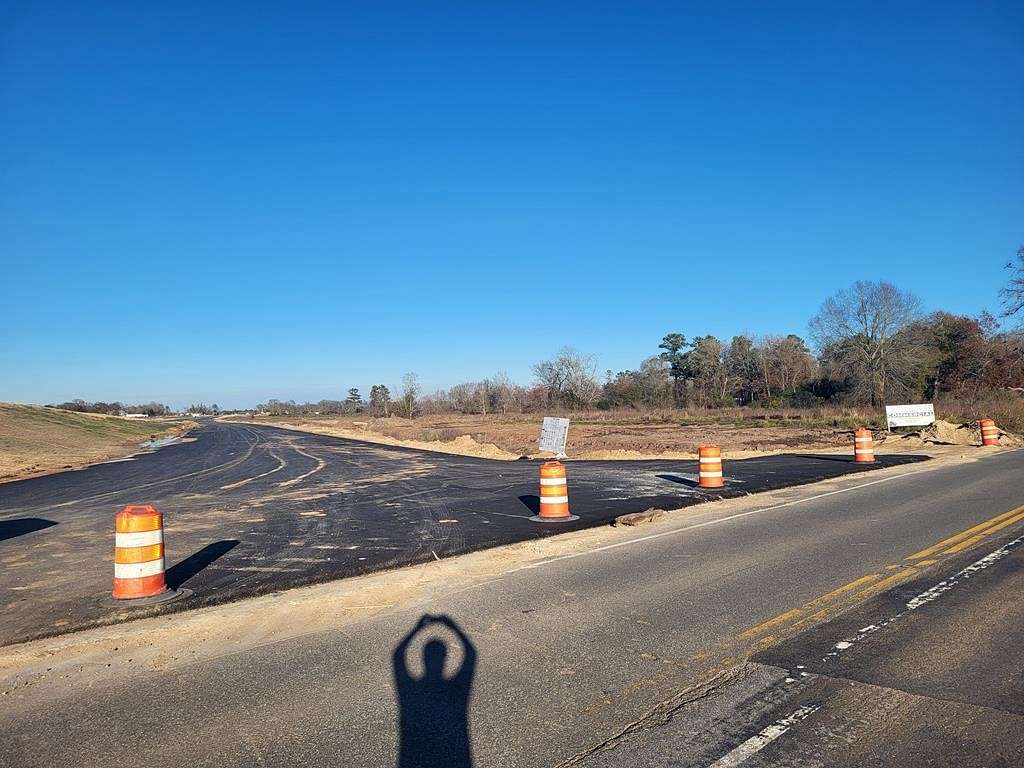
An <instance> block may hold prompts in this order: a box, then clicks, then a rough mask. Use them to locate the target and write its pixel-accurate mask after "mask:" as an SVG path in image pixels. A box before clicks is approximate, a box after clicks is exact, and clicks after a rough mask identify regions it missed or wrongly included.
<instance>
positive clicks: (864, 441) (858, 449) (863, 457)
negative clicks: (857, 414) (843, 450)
mask: <svg viewBox="0 0 1024 768" xmlns="http://www.w3.org/2000/svg"><path fill="white" fill-rule="evenodd" d="M853 460H854V461H860V462H872V461H874V460H875V448H874V443H872V441H871V430H870V429H868V428H867V427H858V428H857V431H856V432H854V433H853Z"/></svg>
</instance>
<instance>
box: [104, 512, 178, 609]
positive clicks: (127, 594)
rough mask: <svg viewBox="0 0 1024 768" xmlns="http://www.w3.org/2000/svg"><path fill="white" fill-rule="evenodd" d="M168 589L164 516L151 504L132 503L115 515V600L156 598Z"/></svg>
mask: <svg viewBox="0 0 1024 768" xmlns="http://www.w3.org/2000/svg"><path fill="white" fill-rule="evenodd" d="M167 591H168V590H167V579H166V575H165V570H164V517H163V515H161V514H160V513H159V512H158V511H157V510H156V509H154V508H153V507H150V506H148V505H147V506H138V505H129V506H127V507H125V508H124V509H122V510H121V511H120V512H118V513H117V515H116V516H115V517H114V592H113V596H114V599H115V600H136V599H139V598H146V597H156V596H157V595H162V594H164V593H165V592H167Z"/></svg>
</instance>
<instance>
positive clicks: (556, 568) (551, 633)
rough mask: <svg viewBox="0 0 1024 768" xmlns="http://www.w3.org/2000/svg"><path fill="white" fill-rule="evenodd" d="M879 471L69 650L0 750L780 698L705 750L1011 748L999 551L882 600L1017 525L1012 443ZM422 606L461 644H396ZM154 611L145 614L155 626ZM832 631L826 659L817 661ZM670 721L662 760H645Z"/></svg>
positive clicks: (553, 738)
mask: <svg viewBox="0 0 1024 768" xmlns="http://www.w3.org/2000/svg"><path fill="white" fill-rule="evenodd" d="M894 472H895V473H896V474H892V473H890V476H888V477H887V478H886V479H885V480H884V481H883V482H878V481H873V480H871V479H870V478H866V477H854V478H846V479H843V480H841V481H837V484H836V483H834V484H833V485H832V487H831V488H830V490H828V492H827V495H826V494H824V493H823V492H821V490H820V489H819V488H807V489H803V490H797V491H793V492H787V494H786V496H787V499H788V501H786V502H785V503H784V504H771V505H768V506H764V507H759V506H758V501H757V498H756V497H754V498H752V499H745V500H740V501H737V502H733V503H731V505H727V506H725V507H723V506H722V505H705V506H703V507H700V508H697V509H694V510H690V511H688V512H687V513H685V514H679V515H677V516H670V518H669V519H668V520H667V521H663V522H662V523H658V524H655V525H653V526H651V527H649V528H646V529H639V530H637V531H635V532H630V534H629V536H628V537H627V538H622V539H620V540H618V542H617V543H616V544H615V545H614V546H602V547H595V548H594V549H592V550H590V551H577V552H574V553H572V554H571V555H567V556H561V557H554V558H550V559H549V560H546V561H542V562H539V563H534V564H532V565H531V566H530V567H528V568H513V569H510V570H508V571H507V572H504V573H503V574H502V575H500V576H499V577H496V578H490V579H488V580H487V581H484V582H481V583H480V584H478V585H476V586H475V587H474V588H472V589H459V590H457V591H450V592H447V593H446V592H445V591H444V590H443V589H442V590H439V591H438V592H437V593H436V594H435V596H434V597H433V599H432V601H431V603H430V604H429V605H428V606H423V605H400V606H398V607H396V608H394V609H393V610H388V611H385V612H383V613H381V614H378V615H374V616H372V617H368V618H366V619H365V620H358V621H355V622H353V623H348V624H344V625H341V626H339V627H338V628H337V629H333V630H329V631H317V632H313V633H310V634H306V635H303V636H300V637H296V638H292V639H289V640H287V641H283V642H278V643H274V644H271V645H263V646H260V647H245V648H241V649H240V650H238V651H237V652H234V653H227V654H219V655H217V656H215V657H210V658H203V659H202V660H200V661H197V662H194V663H179V664H171V663H170V662H169V661H165V662H162V663H161V664H159V665H155V666H153V667H148V668H146V669H145V670H139V671H137V672H136V673H134V674H133V673H132V667H131V665H130V664H128V665H127V666H126V667H125V668H124V669H125V671H124V672H120V671H116V670H115V671H111V672H109V673H105V672H104V665H103V660H102V659H101V658H91V659H90V661H89V666H90V667H91V668H94V669H95V672H96V675H98V676H93V677H89V678H88V679H87V680H86V679H84V678H80V677H78V676H77V675H76V674H71V673H69V674H68V675H66V676H65V675H64V674H63V673H62V674H61V675H60V677H59V679H57V678H56V677H55V675H56V672H54V677H53V678H52V679H51V677H48V676H47V675H45V674H43V675H41V676H39V677H38V679H35V680H34V681H33V682H32V684H31V685H28V684H19V685H16V686H14V685H13V684H8V685H7V686H6V687H4V689H3V698H2V701H3V702H4V706H3V707H2V708H0V765H4V766H14V765H17V766H37V765H38V766H47V767H48V768H56V767H59V766H79V765H93V766H108V765H110V766H113V765H118V766H120V765H123V764H124V762H125V761H126V760H136V759H138V758H139V755H140V754H143V753H144V756H145V760H146V762H147V764H148V765H152V766H164V765H166V766H176V767H178V766H181V765H197V766H198V765H217V766H233V765H239V766H241V765H245V766H250V765H288V766H303V765H317V766H323V765H339V766H342V765H343V766H352V767H353V768H355V767H358V766H393V765H396V764H397V765H399V766H401V768H412V766H445V767H446V768H467V767H468V766H470V765H472V766H553V765H563V764H564V765H576V764H583V765H588V764H590V765H594V766H597V765H621V766H627V765H629V766H633V765H640V766H642V765H645V764H650V765H659V764H672V765H710V764H712V762H713V761H718V760H723V759H726V758H729V756H730V755H734V756H735V755H736V754H737V753H736V750H737V749H740V750H741V753H742V749H743V745H744V744H747V743H748V742H749V741H750V739H752V738H755V737H756V736H757V734H758V733H759V732H760V731H762V730H764V729H766V728H770V727H771V725H772V724H773V723H775V722H776V721H777V720H779V719H784V718H785V717H792V716H794V712H798V711H799V714H798V716H799V717H804V718H805V719H803V720H799V722H798V723H796V724H795V725H789V726H786V727H785V728H784V733H783V735H782V736H780V737H779V738H777V739H775V740H774V741H772V742H771V743H770V744H768V745H767V746H764V749H763V750H761V752H750V753H749V754H747V755H746V757H745V760H744V761H741V762H740V763H737V762H735V761H733V762H725V763H719V766H722V765H736V764H748V765H768V764H774V763H772V761H771V760H770V759H769V758H770V757H772V756H773V755H774V756H777V755H778V754H780V753H777V752H771V751H770V750H773V749H779V750H783V749H786V750H789V749H792V750H793V751H792V752H789V751H787V752H785V755H784V757H785V760H786V761H785V762H782V763H781V764H784V765H801V766H803V765H831V764H842V765H868V764H880V765H886V764H900V765H913V764H927V763H923V762H922V761H916V760H914V759H913V757H914V755H913V753H912V752H911V753H908V752H907V751H906V749H909V747H908V748H906V749H904V748H903V747H902V746H901V745H900V744H899V743H897V744H892V743H888V742H886V739H888V740H890V741H891V740H892V739H906V742H907V744H915V743H916V744H918V745H919V748H920V749H924V748H925V747H928V749H930V751H929V752H927V754H928V755H929V756H931V757H936V758H937V759H936V761H935V762H934V763H932V764H936V765H973V764H988V765H1000V764H1005V765H1014V764H1019V755H1020V752H1019V751H1017V752H1013V751H1012V750H1013V749H1014V748H1015V747H1014V745H1015V744H1017V743H1018V742H1019V736H1020V733H1021V730H1020V727H1019V726H1020V718H1019V714H1020V713H1019V702H1020V700H1021V696H1020V693H1021V687H1020V677H1019V673H1020V669H1021V666H1020V659H1021V657H1020V650H1019V649H1020V647H1021V640H1022V632H1021V624H1020V618H1021V617H1020V610H1019V599H1017V597H1018V596H1019V589H1020V586H1021V585H1020V553H1021V549H1020V548H1017V549H1013V550H1007V551H1008V552H1010V551H1012V556H1008V555H1007V556H1003V557H1001V558H997V559H996V560H994V561H993V562H992V563H991V567H989V568H986V569H984V571H980V572H977V573H976V575H975V576H972V577H971V578H970V579H968V580H963V579H962V578H961V579H960V581H961V582H963V583H962V584H960V585H959V586H957V587H956V589H953V590H946V591H944V592H943V593H942V596H941V598H940V599H934V600H928V601H925V603H923V604H922V607H920V609H918V610H915V611H914V612H913V613H914V615H913V616H907V615H904V616H902V617H901V618H898V620H896V621H894V622H889V621H888V620H889V619H890V618H891V617H892V615H893V614H894V613H896V614H899V613H900V611H903V612H904V613H905V612H906V610H905V605H906V603H907V602H908V601H910V600H912V599H913V598H914V597H915V596H919V595H921V594H924V593H927V592H928V590H929V589H931V588H932V587H933V586H934V585H935V584H936V583H940V582H942V581H943V580H944V579H945V578H946V577H947V576H951V575H955V574H956V573H958V572H960V571H961V570H962V569H963V567H964V564H965V563H966V564H969V563H971V562H975V561H977V560H979V558H981V557H983V556H984V555H986V554H987V553H989V552H992V551H996V550H998V549H1000V548H1004V547H1005V546H1006V545H1007V544H1008V543H1009V542H1013V541H1015V540H1017V538H1018V537H1020V536H1021V534H1022V533H1024V518H1022V517H1021V515H1020V513H1019V512H1015V513H1013V514H1010V515H1007V513H1008V512H1011V510H1015V509H1017V508H1018V507H1020V506H1021V505H1022V504H1024V452H1020V451H1018V452H1007V453H1001V454H999V455H996V456H991V457H988V458H984V459H982V460H980V461H978V462H972V463H965V464H957V465H953V466H946V467H939V468H936V469H933V470H932V469H928V468H927V467H908V468H906V470H905V471H901V470H895V471H894ZM971 528H975V531H974V532H971V533H968V534H964V535H962V536H961V535H959V534H961V532H963V531H965V530H967V529H971ZM936 545H938V546H936ZM1015 546H1018V545H1015ZM986 580H987V581H986ZM947 583H948V581H947ZM958 583H959V582H958ZM986 584H987V585H988V586H987V587H986V586H985V585H986ZM851 585H852V587H851ZM968 588H970V589H971V590H973V591H970V592H968V591H966V590H967V589H968ZM961 589H962V590H964V591H962V592H959V591H958V590H961ZM869 593H873V595H872V596H870V597H867V595H868V594H869ZM1008 596H1009V599H1008ZM280 599H286V597H285V596H282V598H280ZM1014 602H1016V603H1018V605H1013V603H1014ZM849 606H852V609H850V610H852V612H847V613H843V612H842V610H843V609H844V608H848V607H849ZM833 608H834V609H835V610H836V611H838V613H837V614H836V616H837V617H838V618H835V619H834V621H835V622H838V623H832V621H830V618H832V617H830V615H829V611H830V610H831V609H833ZM225 610H226V609H225ZM862 610H867V613H863V614H859V613H857V611H862ZM425 611H427V612H429V613H430V614H432V615H437V614H441V615H447V616H450V617H451V618H452V620H453V623H454V624H455V625H456V626H457V627H458V631H459V632H460V633H461V636H462V637H464V638H465V640H464V641H463V640H460V639H459V635H458V634H456V633H454V632H453V631H452V630H451V629H448V628H443V627H440V626H439V625H438V624H436V623H430V624H429V625H428V627H427V634H429V635H430V636H431V637H433V638H435V640H439V642H435V644H433V645H431V644H427V645H424V644H423V642H422V641H423V639H424V638H423V636H418V637H415V638H413V640H412V643H411V647H410V648H409V649H408V652H407V653H404V652H402V651H403V650H405V649H403V645H402V642H403V638H406V637H408V633H409V632H410V630H413V629H415V627H416V626H417V625H418V622H419V621H420V619H421V618H422V616H423V615H424V612H425ZM176 619H177V617H164V618H162V619H160V622H161V623H162V625H163V626H165V627H166V631H167V632H169V633H173V630H174V623H173V622H174V621H175V620H176ZM816 621H822V622H825V623H824V624H815V622H816ZM843 622H845V623H843ZM882 622H887V623H885V625H884V627H882V629H883V630H884V631H879V632H877V633H875V634H871V633H869V637H867V638H858V636H857V633H859V632H861V631H863V630H864V629H865V628H866V627H868V625H869V623H871V624H879V623H882ZM801 626H805V627H806V628H807V629H808V632H809V633H810V634H806V633H805V634H801V633H800V631H799V630H800V628H801ZM820 627H825V628H826V629H825V630H821V629H819V628H820ZM972 627H973V629H972ZM815 632H819V633H820V634H814V633H815ZM837 638H838V640H837ZM844 638H849V639H850V646H849V648H848V649H847V650H848V653H846V654H845V655H841V656H840V657H829V656H827V654H828V653H829V652H830V651H829V650H828V649H830V648H832V649H834V648H836V647H837V643H838V642H845V640H844ZM887 643H888V644H887ZM467 644H468V645H471V646H472V652H471V653H467V652H466V647H467ZM460 646H461V647H462V650H459V648H460ZM445 649H447V651H448V652H449V655H450V656H451V658H449V659H448V666H446V667H445V669H446V670H448V675H449V679H447V680H437V679H435V678H433V677H430V676H428V677H427V678H426V679H422V680H421V679H419V675H420V674H421V673H420V669H421V667H420V666H419V665H418V659H419V658H420V656H421V654H422V655H424V656H425V657H426V658H427V661H428V664H427V668H428V669H430V668H433V667H432V666H431V664H436V663H437V660H438V659H439V656H440V652H441V651H443V650H445ZM396 651H398V653H396ZM759 652H760V653H763V654H765V655H764V656H760V657H759V656H756V654H757V653H759ZM40 653H41V655H40V659H41V662H40V663H46V664H53V665H57V664H58V662H59V661H60V660H59V659H58V658H56V657H53V658H52V660H51V659H50V658H49V657H48V656H47V655H46V654H47V653H49V652H48V651H47V652H46V653H42V651H40ZM751 654H755V656H754V658H755V661H754V662H749V663H742V662H743V661H744V660H745V659H747V658H748V656H750V655H751ZM768 654H772V655H771V656H768ZM901 656H905V657H907V658H905V659H901V658H900V657H901ZM467 658H469V659H470V660H471V663H470V666H469V668H468V669H467V667H466V666H465V664H466V662H465V660H466V659H467ZM401 659H408V660H409V661H408V662H405V661H401ZM431 660H433V661H431ZM908 660H909V663H903V662H905V661H908ZM111 661H117V658H116V653H115V654H114V657H113V658H112V659H111ZM407 663H408V664H409V665H411V666H412V674H411V676H409V675H406V664H407ZM801 665H802V667H801ZM61 669H66V667H62V668H61ZM805 671H806V672H807V673H808V674H807V675H806V676H804V675H803V674H801V673H803V672H805ZM456 672H461V674H456ZM82 674H84V672H83V673H82ZM787 677H791V678H793V680H794V682H787V681H786V678H787ZM815 686H817V687H815ZM880 689H881V690H880ZM979 689H980V690H979ZM947 700H948V701H949V702H952V703H946V704H944V703H943V702H945V701H947ZM716 702H717V706H716ZM878 702H888V704H886V707H885V708H883V709H878V710H876V709H873V707H874V705H875V704H876V703H878ZM911 704H915V706H911ZM804 706H809V707H816V709H814V710H813V711H812V712H811V713H810V714H807V713H805V712H803V710H802V707H804ZM890 715H891V716H890ZM814 717H819V718H826V717H827V718H831V719H821V720H817V721H815V720H814V719H813V718H814ZM958 717H966V718H967V719H966V720H963V719H960V720H958ZM816 722H817V723H818V724H819V725H820V727H818V726H815V723H816ZM933 722H934V723H937V725H936V726H935V728H932V723H933ZM800 723H802V724H803V725H800ZM831 724H835V725H836V726H837V727H836V729H835V730H834V732H833V731H830V730H829V729H830V728H831V727H832V725H831ZM797 726H799V727H797ZM839 726H842V727H839ZM953 726H956V727H953ZM844 728H845V730H843V729H844ZM687 729H688V730H687ZM787 729H788V730H787ZM858 729H859V730H858ZM776 730H778V729H776ZM932 733H939V734H941V740H940V739H936V740H934V742H933V743H931V744H930V745H929V744H928V739H929V736H930V734H932ZM666 734H667V735H668V736H672V735H673V734H674V738H666V740H665V741H664V742H663V743H662V744H661V745H660V746H659V745H655V744H653V743H651V742H649V741H645V740H644V737H647V738H653V737H657V736H659V735H666ZM863 734H874V735H875V738H876V741H875V747H874V749H877V750H883V749H884V750H888V751H882V752H879V753H878V754H879V755H880V758H879V759H878V760H876V761H874V762H872V761H873V759H874V753H873V752H872V748H871V742H870V741H869V740H868V739H867V738H865V739H864V740H863V741H861V742H860V748H862V751H861V752H855V751H853V750H851V749H847V750H846V751H845V752H844V751H843V740H844V738H847V739H849V738H856V737H857V736H858V735H863ZM787 735H789V736H799V737H800V738H799V739H792V740H787V739H786V736H787ZM633 737H637V738H633ZM1000 738H1001V739H1002V740H1001V741H999V739H1000ZM681 739H689V741H687V742H686V744H684V745H683V746H686V747H687V748H686V749H685V750H683V749H681V748H680V749H676V751H675V753H674V754H675V760H676V761H675V762H666V761H662V762H661V763H659V762H658V760H661V758H662V757H664V756H665V755H666V749H669V748H673V749H675V748H676V747H679V746H680V740H681ZM1014 739H1016V741H1014ZM762 740H763V739H762ZM755 741H756V739H755ZM849 743H852V742H849V741H847V744H849ZM787 745H788V746H787ZM993 745H995V747H997V748H998V749H999V750H1002V751H997V752H995V753H993V754H994V755H995V756H996V759H993V760H991V761H990V762H986V757H985V756H986V754H988V753H987V752H985V750H987V749H988V748H989V747H990V746H993ZM609 747H614V748H613V749H611V751H608V749H607V748H609ZM747 749H748V752H749V748H747ZM800 749H803V750H804V751H803V752H801V751H800ZM901 749H903V751H902V752H901V751H900V750H901ZM140 750H141V751H140ZM744 754H745V753H744ZM922 754H923V753H922ZM830 755H831V756H837V755H838V756H839V757H841V758H842V760H837V762H836V763H831V762H829V760H828V758H829V756H830ZM965 755H967V756H969V757H970V758H971V760H961V758H963V757H964V756H965ZM1000 755H1005V756H1008V759H1009V762H1006V761H1004V762H1002V763H1000V762H998V758H999V756H1000ZM908 757H909V758H910V759H907V758H908ZM730 759H731V758H730ZM757 760H760V761H761V762H748V761H757Z"/></svg>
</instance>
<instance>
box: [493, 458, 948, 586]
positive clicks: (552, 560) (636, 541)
mask: <svg viewBox="0 0 1024 768" xmlns="http://www.w3.org/2000/svg"><path fill="white" fill-rule="evenodd" d="M931 470H932V467H928V468H926V469H919V470H917V471H915V472H904V473H903V474H902V475H892V476H890V477H883V478H880V479H878V480H872V481H871V482H868V483H861V484H860V485H852V486H850V487H849V488H839V489H837V490H834V491H828V492H826V493H819V494H817V495H815V496H808V497H807V498H805V499H794V500H793V501H784V502H782V503H781V504H773V505H772V506H770V507H761V508H760V509H751V510H748V511H746V512H737V513H736V514H735V515H727V516H726V517H719V518H716V519H714V520H705V521H704V522H703V523H694V524H693V525H688V526H686V527H684V528H676V529H674V530H671V531H663V532H661V533H652V534H649V535H647V536H641V537H639V538H636V539H630V540H628V541H617V542H615V543H614V544H605V545H604V546H602V547H595V548H594V549H588V550H586V551H585V552H572V553H569V554H566V555H559V556H557V557H549V558H548V559H547V560H538V561H537V562H536V563H529V564H527V565H521V566H519V567H518V568H513V569H512V570H510V571H507V573H516V572H518V571H525V570H528V569H530V568H540V567H541V566H543V565H548V564H550V563H557V562H559V561H560V560H569V559H571V558H574V557H582V556H583V555H592V554H595V553H597V552H607V551H608V550H610V549H618V548H619V547H627V546H629V545H631V544H639V543H640V542H643V541H651V540H653V539H660V538H663V537H665V536H675V535H677V534H680V533H686V532H687V531H693V530H696V529H697V528H705V527H707V526H709V525H718V524H719V523H727V522H729V521H730V520H738V519H739V518H741V517H747V516H749V515H757V514H760V513H761V512H770V511H772V510H774V509H782V508H783V507H792V506H794V505H796V504H805V503H807V502H809V501H817V500H818V499H824V498H825V497H827V496H835V495H836V494H839V493H848V492H849V491H857V490H860V489H861V488H867V487H868V486H870V485H878V484H879V483H887V482H889V481H890V480H899V479H901V478H904V477H911V476H912V475H919V474H921V473H922V472H930V471H931ZM779 490H782V489H779ZM683 509H686V507H683Z"/></svg>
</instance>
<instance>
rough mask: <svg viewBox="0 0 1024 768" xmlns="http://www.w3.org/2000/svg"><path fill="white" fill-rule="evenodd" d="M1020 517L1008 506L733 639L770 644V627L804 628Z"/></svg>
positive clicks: (1023, 509)
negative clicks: (1006, 510)
mask: <svg viewBox="0 0 1024 768" xmlns="http://www.w3.org/2000/svg"><path fill="white" fill-rule="evenodd" d="M1021 521H1024V506H1020V507H1017V508H1016V509H1011V510H1010V511H1009V512H1004V513H1003V514H1001V515H997V516H996V517H993V518H991V519H990V520H986V521H985V522H983V523H979V524H978V525H975V526H973V527H972V528H968V529H967V530H966V531H961V532H960V533H958V534H956V535H955V536H950V537H949V538H948V539H944V540H943V541H940V542H939V543H938V544H934V545H932V546H930V547H928V548H926V549H922V550H921V551H920V552H915V553H914V554H912V555H909V556H907V557H906V558H904V562H903V563H901V564H899V565H889V566H886V568H885V570H884V571H882V572H881V573H870V574H868V575H867V576H861V577H860V578H859V579H855V580H854V581H851V582H850V583H849V584H844V585H843V586H841V587H839V588H838V589H834V590H832V591H831V592H828V593H826V594H824V595H821V596H820V597H816V598H814V599H813V600H811V601H810V602H809V603H806V604H804V605H802V606H800V607H799V608H794V609H793V610H790V611H786V612H785V613H780V614H779V615H778V616H775V617H774V618H771V619H768V621H765V622H762V623H760V624H758V625H757V626H754V627H751V628H750V629H747V630H745V631H743V632H741V633H740V634H739V635H737V636H736V639H737V640H740V641H744V642H745V641H749V640H754V639H755V638H757V644H758V645H759V646H761V647H764V646H766V645H771V644H772V642H773V641H774V640H775V638H776V635H775V634H771V635H768V634H766V633H768V632H769V631H771V632H774V633H785V634H790V633H793V632H796V631H800V630H802V629H806V628H807V627H809V626H811V625H813V624H817V623H819V622H821V621H823V620H825V619H827V618H829V617H830V616H832V615H834V614H836V613H839V612H840V611H841V610H842V609H844V608H847V607H849V606H851V605H853V604H855V603H858V602H861V601H863V600H866V599H867V598H869V597H872V596H873V595H877V594H878V593H879V592H884V591H885V590H887V589H889V588H890V587H893V586H895V585H896V584H899V583H900V582H901V581H906V580H907V579H909V578H910V577H911V576H914V575H916V574H917V573H919V572H920V571H921V570H922V569H924V568H925V567H927V566H929V565H933V564H934V563H937V562H938V560H937V559H936V558H940V557H944V556H947V555H955V554H956V553H957V552H962V551H963V550H965V549H967V548H968V547H971V546H973V545H975V544H977V543H978V542H979V541H981V540H982V539H984V538H985V537H986V536H989V535H991V534H993V533H995V532H997V531H1001V530H1002V529H1003V528H1007V527H1009V526H1011V525H1013V524H1014V523H1019V522H1021ZM894 571H895V573H894ZM887 574H888V575H887Z"/></svg>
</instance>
